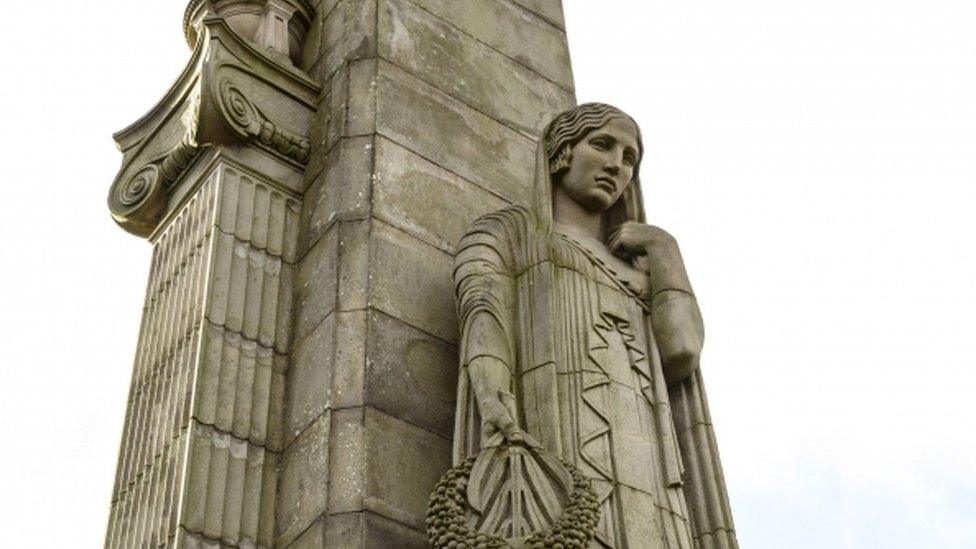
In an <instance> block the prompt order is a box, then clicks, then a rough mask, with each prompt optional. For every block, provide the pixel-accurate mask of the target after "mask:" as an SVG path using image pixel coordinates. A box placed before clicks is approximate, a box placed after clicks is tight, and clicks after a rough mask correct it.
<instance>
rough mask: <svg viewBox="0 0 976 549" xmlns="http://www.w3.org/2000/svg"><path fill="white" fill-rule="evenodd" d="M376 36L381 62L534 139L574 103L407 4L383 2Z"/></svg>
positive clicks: (521, 67)
mask: <svg viewBox="0 0 976 549" xmlns="http://www.w3.org/2000/svg"><path fill="white" fill-rule="evenodd" d="M378 37H379V43H378V52H379V54H380V56H381V57H383V58H384V59H387V60H389V61H391V62H392V63H394V64H396V65H398V66H400V67H402V68H404V69H406V70H407V71H409V72H410V73H412V74H414V75H416V76H418V77H420V78H421V79H422V80H424V81H426V82H428V83H430V84H433V85H434V86H436V87H437V88H438V89H440V90H442V91H444V92H447V93H448V94H450V95H451V96H453V97H455V98H457V99H459V100H461V101H462V102H464V103H466V104H468V105H471V106H472V107H474V108H475V109H477V110H478V111H480V112H482V113H484V114H487V115H489V116H491V117H492V118H494V119H496V120H499V121H502V122H503V123H505V124H506V125H507V126H509V127H511V128H516V129H518V130H521V131H523V132H526V133H528V134H530V135H533V136H535V135H539V134H541V133H542V130H543V129H544V127H545V124H546V123H547V122H548V121H549V120H551V119H552V117H553V116H554V115H555V114H557V113H559V112H561V111H563V110H565V109H566V108H567V107H569V106H571V105H572V104H573V103H574V102H575V99H574V97H573V94H572V93H571V92H569V91H567V90H566V89H565V88H562V87H559V86H557V85H556V84H554V83H552V82H551V81H549V80H546V79H545V78H543V77H541V76H539V75H538V74H537V73H536V72H534V71H531V70H529V69H527V68H526V67H525V66H524V65H521V64H519V63H517V62H516V61H514V60H512V59H511V58H509V57H506V56H505V55H503V54H501V53H499V52H498V51H497V50H495V49H492V48H490V47H488V46H487V45H485V44H484V43H482V42H479V41H477V40H475V39H473V38H472V37H471V36H469V35H467V34H464V33H463V32H461V31H459V30H458V29H457V28H456V27H453V26H451V25H448V24H447V23H445V22H443V21H442V20H440V19H438V18H437V17H434V16H432V15H431V14H430V13H429V12H427V11H424V10H422V9H420V8H418V7H417V6H416V5H415V4H413V3H411V2H409V1H408V0H382V2H381V5H380V10H379V28H378Z"/></svg>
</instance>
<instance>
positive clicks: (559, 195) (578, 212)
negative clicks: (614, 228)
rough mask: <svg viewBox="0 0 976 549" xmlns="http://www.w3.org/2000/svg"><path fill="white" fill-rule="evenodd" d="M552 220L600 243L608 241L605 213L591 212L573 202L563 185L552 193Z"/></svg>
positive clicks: (557, 186)
mask: <svg viewBox="0 0 976 549" xmlns="http://www.w3.org/2000/svg"><path fill="white" fill-rule="evenodd" d="M552 220H553V221H555V222H556V223H560V224H562V225H566V226H569V227H573V228H574V229H575V232H579V233H581V234H584V235H586V236H589V237H591V238H594V239H596V240H599V241H600V242H604V241H606V234H605V231H604V227H603V212H591V211H589V210H587V209H585V208H583V207H582V206H580V205H579V204H578V203H577V202H576V201H575V200H573V199H572V198H571V197H570V196H569V195H568V194H566V191H564V190H563V188H562V186H561V185H556V186H555V188H554V189H553V191H552Z"/></svg>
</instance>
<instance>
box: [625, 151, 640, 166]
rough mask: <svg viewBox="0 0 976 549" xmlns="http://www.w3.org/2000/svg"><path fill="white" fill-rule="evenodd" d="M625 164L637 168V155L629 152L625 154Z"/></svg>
mask: <svg viewBox="0 0 976 549" xmlns="http://www.w3.org/2000/svg"><path fill="white" fill-rule="evenodd" d="M624 164H627V165H628V166H636V165H637V155H635V154H634V153H632V152H629V151H628V152H625V153H624Z"/></svg>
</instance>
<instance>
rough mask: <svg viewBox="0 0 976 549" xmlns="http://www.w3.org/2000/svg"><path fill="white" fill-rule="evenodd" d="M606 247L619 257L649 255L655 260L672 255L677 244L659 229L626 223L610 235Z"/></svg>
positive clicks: (635, 223) (631, 222) (632, 222)
mask: <svg viewBox="0 0 976 549" xmlns="http://www.w3.org/2000/svg"><path fill="white" fill-rule="evenodd" d="M607 247H608V248H610V251H611V252H613V253H614V254H615V255H617V256H620V257H625V258H632V257H634V256H638V255H649V256H651V257H652V258H656V257H659V256H665V257H666V256H671V255H674V254H675V253H676V252H677V248H678V243H677V241H675V239H674V237H673V236H671V234H670V233H668V232H667V231H665V230H664V229H662V228H660V227H655V226H654V225H647V224H646V223H638V222H637V221H626V222H624V223H622V224H620V226H618V227H617V228H616V229H614V231H613V232H612V233H610V235H609V238H608V239H607Z"/></svg>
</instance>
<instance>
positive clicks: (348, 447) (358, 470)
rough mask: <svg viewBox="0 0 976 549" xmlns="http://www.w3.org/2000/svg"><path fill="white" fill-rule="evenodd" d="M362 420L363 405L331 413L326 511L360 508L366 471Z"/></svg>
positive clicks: (349, 510)
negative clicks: (327, 505) (330, 453)
mask: <svg viewBox="0 0 976 549" xmlns="http://www.w3.org/2000/svg"><path fill="white" fill-rule="evenodd" d="M364 423H365V418H364V408H345V409H342V410H335V412H334V413H333V414H332V440H331V443H330V449H331V451H332V459H331V460H330V462H329V483H330V492H329V513H332V514H336V513H347V512H355V511H362V510H363V501H364V498H365V497H366V475H367V474H368V467H367V462H366V459H367V454H368V451H367V449H366V442H365V439H364V436H365V435H364V431H365V428H366V427H365V424H364Z"/></svg>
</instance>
